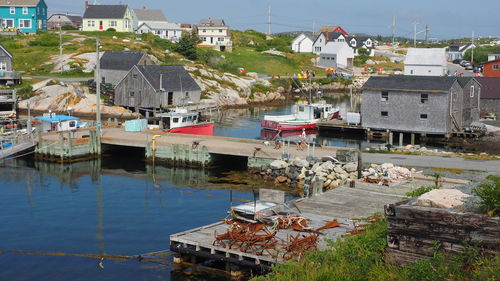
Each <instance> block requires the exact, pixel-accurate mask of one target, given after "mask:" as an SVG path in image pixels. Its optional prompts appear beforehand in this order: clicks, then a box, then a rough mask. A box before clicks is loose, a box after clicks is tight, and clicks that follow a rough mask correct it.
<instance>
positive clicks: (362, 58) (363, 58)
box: [354, 56, 370, 66]
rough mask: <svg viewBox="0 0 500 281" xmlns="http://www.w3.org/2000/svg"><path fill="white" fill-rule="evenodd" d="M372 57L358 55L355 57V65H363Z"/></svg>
mask: <svg viewBox="0 0 500 281" xmlns="http://www.w3.org/2000/svg"><path fill="white" fill-rule="evenodd" d="M369 59H370V56H356V57H354V66H361V65H363V64H365V63H366V61H367V60H369Z"/></svg>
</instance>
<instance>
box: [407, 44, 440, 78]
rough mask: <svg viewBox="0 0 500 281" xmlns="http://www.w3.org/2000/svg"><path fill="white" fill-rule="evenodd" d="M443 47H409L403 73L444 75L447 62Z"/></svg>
mask: <svg viewBox="0 0 500 281" xmlns="http://www.w3.org/2000/svg"><path fill="white" fill-rule="evenodd" d="M446 58H447V56H446V50H445V48H409V49H408V53H407V54H406V58H405V62H404V63H405V75H418V76H445V75H447V74H448V63H447V60H446Z"/></svg>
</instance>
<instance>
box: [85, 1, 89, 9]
mask: <svg viewBox="0 0 500 281" xmlns="http://www.w3.org/2000/svg"><path fill="white" fill-rule="evenodd" d="M88 8H89V0H85V9H88Z"/></svg>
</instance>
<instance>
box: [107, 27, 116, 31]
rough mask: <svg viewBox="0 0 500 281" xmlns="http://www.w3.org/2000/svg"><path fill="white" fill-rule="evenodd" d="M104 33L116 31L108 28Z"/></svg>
mask: <svg viewBox="0 0 500 281" xmlns="http://www.w3.org/2000/svg"><path fill="white" fill-rule="evenodd" d="M106 31H107V32H116V29H114V28H112V27H110V28H108V29H106Z"/></svg>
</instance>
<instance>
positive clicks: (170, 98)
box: [167, 92, 174, 105]
mask: <svg viewBox="0 0 500 281" xmlns="http://www.w3.org/2000/svg"><path fill="white" fill-rule="evenodd" d="M173 103H174V93H173V92H168V94H167V105H172V104H173Z"/></svg>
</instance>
